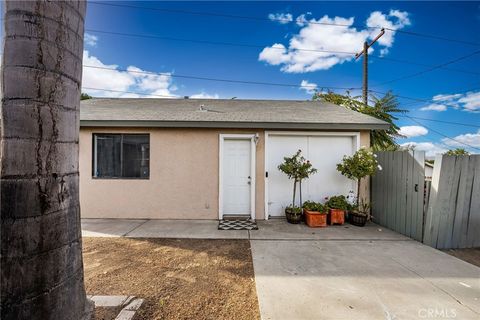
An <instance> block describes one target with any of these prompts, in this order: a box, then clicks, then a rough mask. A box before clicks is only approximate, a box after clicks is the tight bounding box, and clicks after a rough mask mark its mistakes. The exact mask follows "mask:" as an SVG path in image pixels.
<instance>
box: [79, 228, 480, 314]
mask: <svg viewBox="0 0 480 320" xmlns="http://www.w3.org/2000/svg"><path fill="white" fill-rule="evenodd" d="M217 224H218V222H217V221H208V220H197V221H182V220H113V219H83V220H82V228H83V236H84V237H89V236H102V237H159V238H196V239H249V240H250V243H251V248H252V256H253V264H254V270H255V282H256V287H257V295H258V300H259V305H260V313H261V317H262V319H264V320H265V319H275V320H283V319H285V320H287V319H288V320H293V319H299V320H300V319H368V320H373V319H390V320H393V319H472V320H477V319H480V268H478V267H475V266H473V265H471V264H468V263H466V262H464V261H461V260H459V259H457V258H454V257H452V256H450V255H447V254H445V253H443V252H441V251H438V250H435V249H432V248H430V247H427V246H424V245H422V244H420V243H418V242H416V241H413V240H411V239H409V238H407V237H404V236H402V235H400V234H398V233H395V232H393V231H390V230H388V229H384V228H381V227H379V226H377V225H375V224H369V225H367V226H366V227H364V228H359V227H354V226H351V225H348V224H347V225H344V226H334V227H331V226H329V227H327V228H322V229H310V228H307V227H306V226H304V225H289V224H287V223H286V222H285V221H283V220H271V221H259V222H258V226H259V230H256V231H250V232H249V231H220V230H217Z"/></svg>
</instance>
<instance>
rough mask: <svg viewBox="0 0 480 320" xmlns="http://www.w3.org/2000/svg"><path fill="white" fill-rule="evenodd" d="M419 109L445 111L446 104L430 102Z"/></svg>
mask: <svg viewBox="0 0 480 320" xmlns="http://www.w3.org/2000/svg"><path fill="white" fill-rule="evenodd" d="M420 110H421V111H439V112H442V111H447V106H446V105H443V104H437V103H432V104H430V105H428V106H426V107H422V108H420Z"/></svg>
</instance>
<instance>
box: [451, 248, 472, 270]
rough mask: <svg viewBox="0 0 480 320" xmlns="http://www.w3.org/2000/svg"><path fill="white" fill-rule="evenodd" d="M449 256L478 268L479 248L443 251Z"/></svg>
mask: <svg viewBox="0 0 480 320" xmlns="http://www.w3.org/2000/svg"><path fill="white" fill-rule="evenodd" d="M444 251H445V252H446V253H448V254H449V255H452V256H454V257H457V258H458V259H462V260H463V261H466V262H468V263H471V264H473V265H476V266H477V267H480V248H472V249H450V250H444Z"/></svg>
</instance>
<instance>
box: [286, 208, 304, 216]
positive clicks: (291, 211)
mask: <svg viewBox="0 0 480 320" xmlns="http://www.w3.org/2000/svg"><path fill="white" fill-rule="evenodd" d="M285 210H286V211H288V212H290V213H293V214H295V215H299V214H302V211H303V210H302V208H300V207H297V206H293V207H292V206H288V207H286V208H285Z"/></svg>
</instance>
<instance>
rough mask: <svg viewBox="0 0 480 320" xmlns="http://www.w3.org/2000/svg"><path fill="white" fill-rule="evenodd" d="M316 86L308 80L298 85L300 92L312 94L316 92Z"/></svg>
mask: <svg viewBox="0 0 480 320" xmlns="http://www.w3.org/2000/svg"><path fill="white" fill-rule="evenodd" d="M317 88H318V85H317V84H316V83H313V82H308V80H302V82H301V83H300V90H305V93H308V94H314V93H315V91H316V90H317Z"/></svg>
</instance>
